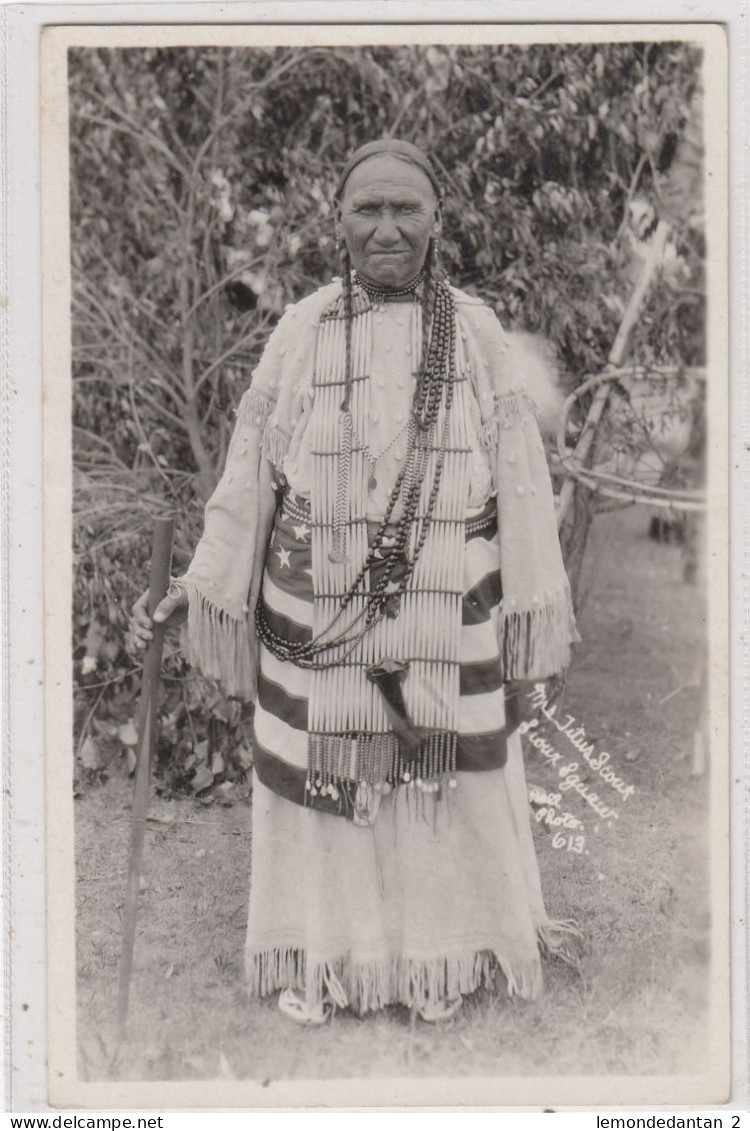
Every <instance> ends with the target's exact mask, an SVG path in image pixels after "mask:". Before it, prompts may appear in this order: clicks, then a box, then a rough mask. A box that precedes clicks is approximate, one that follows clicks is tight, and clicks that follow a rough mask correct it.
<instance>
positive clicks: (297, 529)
mask: <svg viewBox="0 0 750 1131" xmlns="http://www.w3.org/2000/svg"><path fill="white" fill-rule="evenodd" d="M292 529H293V530H294V537H295V538H296V539H297V541H298V542H307V536H308V534H309V533H310V527H309V526H305V524H304V522H303V523H302V525H301V526H293V527H292Z"/></svg>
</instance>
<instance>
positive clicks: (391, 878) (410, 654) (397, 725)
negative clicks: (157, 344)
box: [181, 280, 577, 1013]
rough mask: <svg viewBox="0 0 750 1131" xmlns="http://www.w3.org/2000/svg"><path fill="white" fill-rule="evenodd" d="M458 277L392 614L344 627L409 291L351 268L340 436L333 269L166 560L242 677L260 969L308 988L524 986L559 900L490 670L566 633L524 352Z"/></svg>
mask: <svg viewBox="0 0 750 1131" xmlns="http://www.w3.org/2000/svg"><path fill="white" fill-rule="evenodd" d="M450 291H451V295H452V300H453V309H454V311H455V359H454V362H455V365H454V384H453V389H452V401H448V402H446V401H445V400H444V401H443V402H442V403H441V406H440V411H439V412H438V414H437V416H436V419H435V422H434V428H433V432H432V434H431V435H432V441H431V444H430V445H427V447H429V449H430V450H426V451H425V455H424V459H425V463H424V467H425V468H427V469H428V471H429V470H430V469H432V467H433V464H431V463H430V461H431V460H433V461H434V460H435V459H436V458H437V456H436V451H437V448H438V441H439V444H440V451H441V454H440V459H441V461H442V474H441V475H440V476H438V479H439V484H438V487H437V488H436V489H435V488H434V479H435V477H434V475H430V474H429V473H425V477H424V483H425V486H424V492H423V493H424V495H425V497H424V499H423V500H422V502H423V504H424V508H426V507H427V503H428V499H427V497H426V496H427V492H428V490H429V489H434V490H435V492H436V494H435V498H434V499H433V510H432V520H431V522H430V523H429V529H425V530H424V536H423V538H422V547H421V553H419V555H418V561H417V562H416V565H415V566H414V568H413V569H412V572H411V575H410V577H409V580H408V584H407V585H406V586H405V588H404V587H403V586H401V587H399V586H398V585H397V584H396V583H395V581H394V582H392V584H391V588H390V589H387V590H386V598H385V599H384V605H383V607H384V609H385V610H386V611H385V615H383V616H382V618H381V619H380V620H379V621H378V622H377V623H376V624H374V625H371V626H370V627H369V628H368V629H367V631H364V632H358V631H357V626H358V625H360V624H363V623H364V622H363V620H362V610H363V608H364V604H363V603H362V602H364V600H365V595H366V592H367V590H368V589H372V588H373V587H374V586H376V584H377V573H378V569H379V568H381V566H380V562H379V561H378V560H373V561H371V562H370V565H369V568H368V569H367V570H366V571H365V576H364V578H363V579H362V582H361V590H362V595H361V597H360V596H357V597H355V598H354V599H352V600H351V601H350V602H349V604H348V605H346V607H345V608H344V609H343V611H342V597H343V595H344V594H345V593H346V592H347V591H348V590H349V589H351V586H352V584H353V583H354V582H356V579H357V576H358V574H359V573H360V571H361V567H362V563H363V561H364V559H365V557H366V555H367V551H368V545H371V544H372V541H373V538H374V537H375V536H376V532H377V531H378V530H380V533H381V535H382V537H383V539H384V542H383V544H384V545H385V546H388V545H389V542H388V537H389V533H390V532H391V531H395V529H396V527H395V523H396V522H397V519H398V514H397V513H396V512H393V513H391V514H390V515H388V516H386V517H388V519H389V523H388V524H386V526H385V529H384V530H383V529H382V527H383V522H384V515H386V511H387V506H388V499H389V497H390V495H391V491H392V489H393V486H394V483H395V482H396V481H397V478H398V476H399V474H400V472H401V470H402V468H403V465H404V459H405V456H406V451H407V436H408V428H409V420H410V413H411V406H412V400H413V395H414V382H415V380H416V377H415V373H416V371H417V369H418V365H419V355H420V351H421V342H422V328H421V307H420V303H419V301H417V299H416V298H415V296H414V295H412V294H407V295H403V296H398V297H396V298H394V299H392V300H391V301H385V300H383V301H377V300H373V298H372V296H369V295H368V294H367V293H366V292H365V291H364V290H360V289H358V288H357V287H356V285H355V289H354V306H353V312H352V313H353V317H352V319H351V330H350V332H351V340H350V343H349V348H350V350H351V358H352V362H351V366H352V371H351V374H350V381H351V389H352V398H351V409H350V417H349V420H350V424H349V435H348V437H346V438H342V424H341V414H340V412H339V404H340V401H341V385H342V381H343V357H344V352H345V344H344V334H345V329H344V321H345V319H344V317H343V314H342V287H341V283H340V280H334V282H333V283H332V284H330V285H329V286H327V287H323V288H321V289H320V290H319V291H317V292H316V293H315V294H313V295H311V296H310V297H309V298H307V299H305V300H303V301H302V302H300V303H297V304H295V305H293V306H291V307H289V308H288V309H287V313H286V314H285V316H284V317H283V319H282V320H281V322H280V324H279V326H278V328H277V329H276V331H275V332H274V334H273V335H272V337H271V339H270V341H269V344H268V346H267V348H266V351H265V353H264V355H263V358H262V360H261V363H260V365H259V367H258V369H257V370H256V372H255V373H254V375H253V380H252V384H251V387H250V389H249V390H248V392H247V393H246V394H245V396H244V397H243V399H242V402H241V404H240V408H239V410H238V423H237V427H236V430H235V434H234V437H233V439H232V444H231V446H230V451H229V455H228V459H227V465H226V469H225V472H224V475H223V478H222V480H221V483H220V484H219V486H218V488H217V490H216V492H215V494H214V496H213V497H212V499H211V500H210V502H209V504H208V507H207V510H206V526H205V532H204V536H203V538H202V540H201V542H200V543H199V546H198V548H197V550H196V554H195V557H194V560H193V563H192V565H191V567H190V569H189V571H188V573H187V574H186V575H185V577H184V578H182V579H181V580H182V582H183V583H184V585H185V587H186V589H187V592H188V596H189V615H188V623H187V629H186V647H187V650H188V654H189V657H190V659H191V661H192V662H194V663H195V664H197V665H198V666H200V667H201V668H202V669H203V671H204V672H205V673H206V674H207V675H209V676H212V677H216V678H220V679H221V680H223V682H224V684H225V686H226V687H227V690H228V691H229V692H230V693H231V694H236V695H239V696H242V697H244V698H248V699H253V700H254V701H255V715H254V731H255V749H254V780H253V818H252V820H253V852H252V876H251V885H250V906H249V918H248V932H247V947H246V957H247V974H248V980H249V984H250V987H251V989H252V991H253V992H254V993H255V994H259V995H266V994H270V993H273V992H275V991H278V990H282V989H285V988H294V989H304V990H306V993H307V1000H308V1002H309V1001H311V1000H312V1001H315V1000H320V999H322V998H323V996H324V995H325V994H326V992H327V991H329V990H330V989H331V987H332V986H335V988H336V995H335V996H337V998H340V997H341V995H342V992H343V994H344V995H345V997H346V1000H347V1001H348V1003H349V1005H350V1007H351V1008H352V1009H354V1010H356V1011H358V1012H361V1013H364V1012H366V1011H368V1010H373V1009H379V1008H381V1007H383V1006H385V1005H389V1004H393V1003H403V1004H405V1005H408V1006H416V1007H418V1008H423V1007H429V1006H431V1005H434V1004H436V1003H438V1002H439V1001H441V1000H445V999H450V1000H452V999H455V998H456V997H458V996H459V995H463V994H467V993H470V992H472V991H474V990H476V989H478V988H479V987H480V986H482V985H493V984H497V983H498V982H499V983H502V984H504V985H505V986H506V988H507V991H508V992H509V993H510V994H511V995H518V996H519V997H523V998H533V997H535V996H537V994H538V993H539V992H540V989H541V983H542V975H541V965H540V957H539V939H540V937H541V938H543V937H544V933H545V931H548V930H549V929H550V927H551V926H552V925H551V924H550V923H549V921H548V919H547V916H546V913H545V909H544V903H543V899H542V894H541V887H540V879H539V872H538V867H537V862H536V857H535V852H534V846H533V842H532V836H531V827H530V821H529V810H528V802H527V796H526V782H525V777H524V768H523V761H522V752H521V746H520V737H519V734H518V731H517V730H516V731H513V732H511V731H510V729H509V728H508V727H506V710H505V688H506V685H507V683H508V682H509V681H511V680H513V681H515V680H526V679H541V678H544V677H546V676H548V675H550V674H553V673H554V672H557V671H559V670H560V669H561V668H562V667H564V666H565V664H566V663H567V662H568V661H569V656H570V644H571V642H572V641H573V640H575V639H576V638H577V634H576V630H575V624H574V618H573V613H572V608H571V602H570V592H569V587H568V582H567V578H566V576H565V573H564V569H563V566H562V561H561V555H560V548H559V542H558V538H557V530H556V523H555V516H554V504H553V499H552V492H551V485H550V480H549V473H548V469H547V464H546V458H545V454H544V448H543V445H542V442H541V438H540V435H539V431H538V428H537V425H536V422H535V419H534V405H533V403H532V401H531V399H530V397H529V395H528V392H527V391H526V389H525V386H524V374H523V372H522V369H523V366H522V364H519V360H518V357H517V356H516V355H514V351H513V350H512V349H509V348H508V339H507V337H506V336H505V334H504V333H503V331H502V328H501V327H500V324H499V323H498V321H497V319H496V317H495V315H494V313H493V312H492V311H491V310H490V309H489V307H487V306H486V305H484V304H483V303H482V302H481V301H480V300H478V299H475V298H473V297H470V296H468V295H465V294H463V293H462V292H460V291H458V290H456V289H455V288H450ZM342 480H345V481H346V485H347V489H346V492H345V495H344V496H342V486H341V484H342ZM421 515H422V511H418V513H417V517H416V520H415V523H414V531H413V535H412V543H411V547H410V549H409V550H407V553H410V552H412V551H413V548H414V545H415V544H416V542H417V541H418V540H419V537H420V532H421V531H422V527H421V526H420V523H423V521H424V520H423V518H422V517H420V516H421ZM337 538H338V539H339V542H336V539H337ZM342 539H343V542H341V540H342ZM340 544H342V545H343V547H344V552H343V553H338V552H337V551H336V547H337V546H340ZM332 547H333V549H332ZM377 557H378V555H376V559H377ZM405 560H406V557H405ZM383 568H385V567H383ZM393 577H394V578H395V579H396V581H397V579H398V573H397V571H396V573H395V574H394V575H393ZM389 593H392V594H393V596H392V597H389V596H388V594H389ZM332 625H334V626H335V627H333V628H332V627H331V626H332ZM326 632H329V634H330V635H329V639H333V638H334V637H335V638H336V639H338V638H339V637H338V635H337V634H340V639H341V641H342V643H341V644H340V645H338V646H335V641H334V645H332V646H331V647H330V648H329V650H328V653H327V656H328V658H329V662H327V663H326V664H325V665H317V666H316V665H314V664H313V665H307V666H306V665H305V664H303V663H297V662H295V657H302V656H304V655H309V646H310V642H311V641H312V640H314V639H318V638H320V637H321V634H322V635H325V633H326ZM306 650H307V651H306ZM404 720H407V721H408V724H409V726H410V728H411V730H410V731H404V729H403V726H404ZM415 734H416V736H417V737H416V739H415V738H414V737H413V736H414V735H415ZM410 743H411V745H410Z"/></svg>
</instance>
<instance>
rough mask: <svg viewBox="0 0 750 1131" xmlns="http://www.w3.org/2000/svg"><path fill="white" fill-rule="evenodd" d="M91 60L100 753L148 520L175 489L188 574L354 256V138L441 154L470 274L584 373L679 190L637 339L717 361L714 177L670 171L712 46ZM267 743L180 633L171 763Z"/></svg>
mask: <svg viewBox="0 0 750 1131" xmlns="http://www.w3.org/2000/svg"><path fill="white" fill-rule="evenodd" d="M69 73H70V115H71V118H70V124H71V163H72V167H71V173H72V175H71V218H72V231H73V240H72V273H73V300H72V301H73V390H74V420H73V427H74V442H75V468H76V471H75V485H76V503H75V531H74V538H75V547H74V550H75V566H76V571H75V594H74V648H75V664H76V667H75V674H76V687H77V691H76V708H77V710H76V727H77V734H78V741H79V753H80V758H79V763H80V767H81V771H82V774H83V775H89V776H91V775H96V774H101V773H102V772H105V769H106V763H107V760H108V757H109V756H113V755H115V754H116V753H118V752H119V753H123V751H127V750H132V742H124V741H123V735H124V736H125V737H126V738H127V739H131V738H132V728H131V726H130V724H131V720H132V716H133V707H134V697H135V693H136V689H137V682H138V679H137V677H138V669H137V663H136V661H134V659H133V657H132V654H131V653H129V652H128V650H127V649H126V648H125V644H124V638H125V632H126V628H127V623H128V617H129V610H130V606H131V605H132V602H133V600H134V599H135V598H136V596H137V595H138V594H139V593H140V591H141V590H142V588H143V586H144V578H145V576H146V565H147V562H146V559H147V556H148V546H149V531H150V522H151V519H152V518H153V516H154V515H157V514H160V513H163V512H164V511H166V510H169V511H172V512H175V513H176V515H177V544H176V563H175V564H176V570H177V571H179V569H180V568H182V567H183V566H184V565H185V564H186V563H187V562H188V561H189V558H190V554H191V550H192V547H193V546H194V544H195V542H196V540H197V538H198V536H199V533H200V528H201V521H202V509H203V505H204V503H205V500H206V498H207V497H208V495H209V494H210V492H211V490H212V487H213V486H214V484H215V482H216V479H217V476H218V474H219V472H220V469H221V466H222V463H223V460H224V456H225V453H226V449H227V444H228V441H229V437H230V434H231V429H232V419H233V410H234V408H235V406H236V404H237V402H238V400H239V397H240V395H241V393H242V392H243V390H244V389H245V388H246V387H247V385H248V383H249V381H250V379H251V373H252V370H253V368H254V366H255V365H256V364H257V361H258V358H259V356H260V353H261V351H262V348H263V345H264V343H265V341H266V339H267V337H268V334H269V333H270V331H271V329H272V327H273V325H274V323H275V321H276V320H277V319H278V317H279V315H280V314H281V313H282V311H283V309H284V306H285V304H286V303H288V302H291V301H295V300H297V299H299V298H301V297H302V296H303V295H305V294H307V293H309V292H310V291H311V290H312V289H314V288H315V287H316V286H318V285H319V284H320V283H321V282H324V281H326V280H328V279H329V278H330V277H331V275H332V274H335V273H336V272H337V263H336V260H335V252H334V236H333V209H332V193H333V187H334V185H335V182H336V176H337V172H338V170H339V169H340V168H341V165H342V163H343V161H344V160H345V158H346V156H347V154H348V153H349V152H350V151H351V150H352V149H353V148H355V147H356V146H357V145H359V144H361V143H362V142H364V141H367V140H371V139H372V138H374V137H379V136H382V135H385V134H391V135H394V136H401V137H405V138H407V139H409V140H413V141H416V142H417V143H418V144H420V145H422V146H424V147H425V148H426V149H427V150H428V151H429V152H430V154H431V156H432V157H433V159H434V161H435V163H436V165H437V166H438V169H439V171H440V175H441V177H442V180H443V183H444V186H445V193H446V203H445V224H444V243H443V249H442V251H443V259H444V262H445V265H446V268H447V270H448V273H449V276H450V278H451V280H452V281H453V282H454V283H456V284H457V285H459V286H461V287H464V288H466V289H467V290H469V291H475V292H477V293H481V294H482V296H483V297H485V298H486V299H487V300H488V301H490V302H492V303H493V304H494V306H495V309H496V310H497V312H498V314H499V316H500V318H501V319H502V320H503V322H504V324H505V325H506V326H507V327H510V328H521V329H526V330H531V331H534V332H535V333H539V334H542V335H544V336H545V337H546V338H548V339H549V340H550V341H551V342H552V343H553V344H554V347H555V349H556V351H557V354H558V357H559V359H560V363H561V366H562V370H563V377H564V380H565V381H566V382H567V383H568V384H570V385H572V384H574V383H575V382H576V381H578V380H579V379H580V378H581V377H582V376H583V375H584V374H586V373H590V372H592V371H596V370H598V369H599V368H601V367H602V365H603V364H604V362H605V360H606V357H607V352H608V350H609V348H610V346H611V344H612V340H613V338H614V336H615V333H616V331H617V327H618V325H619V321H620V319H621V317H622V312H623V309H624V304H625V302H626V301H627V297H628V294H629V291H630V290H631V288H632V285H633V280H634V278H635V276H636V275H637V271H638V266H639V257H641V256H642V255H643V252H644V248H645V246H646V244H645V241H646V239H647V236H648V232H649V230H650V228H651V227H652V226H653V224H654V222H655V219H656V216H657V215H659V214H660V215H664V214H669V215H670V219H671V221H672V235H671V239H670V245H669V258H668V262H667V264H666V266H665V270H664V272H663V275H662V278H661V280H660V285H659V286H658V287H657V288H655V291H654V298H653V301H652V302H651V303H650V304H649V306H648V308H647V309H646V310H645V311H644V314H643V318H642V319H641V321H640V323H639V326H638V330H637V334H636V336H635V340H634V343H633V351H634V355H635V356H636V357H637V358H638V359H639V360H642V361H645V362H649V361H657V362H658V361H664V360H669V361H670V362H672V363H674V362H678V363H685V364H700V363H702V361H703V356H702V349H703V338H702V332H701V326H700V318H701V310H702V303H703V252H704V249H703V236H702V220H701V215H700V199H699V194H698V193H696V191H695V185H696V184H697V183H698V182H697V181H696V180H695V178H693V180H692V182H690V184H688V185H687V187H686V180H685V178H686V177H687V178H688V181H690V172H689V161H688V162H686V161H685V160H683V161H682V164H681V166H680V178H681V179H680V178H676V177H675V174H674V158H675V153H676V152H677V150H678V142H680V140H681V139H682V142H683V148H682V153H683V155H684V153H685V145H688V148H689V145H690V144H692V145H693V149H694V150H696V151H697V152H698V157H697V158H696V160H697V163H698V166H699V164H700V155H699V150H700V124H699V120H698V118H697V117H696V111H695V105H696V98H697V96H698V94H699V77H700V54H699V51H698V50H697V49H696V48H693V47H691V46H690V45H689V44H680V43H648V44H638V43H630V44H580V45H539V46H532V47H520V46H507V45H506V46H497V47H494V46H493V47H458V46H456V47H445V46H441V47H437V46H431V47H426V48H425V47H413V46H409V47H395V48H394V47H365V48H357V49H350V48H319V47H305V48H277V49H268V50H267V49H239V48H221V49H215V48H195V47H190V48H168V49H159V48H148V49H127V50H123V49H118V50H104V49H102V50H93V49H86V50H79V49H76V50H73V51H71V53H70V56H69ZM686 123H687V124H688V127H689V128H688V129H687V130H686V129H685V126H686ZM691 123H692V125H691ZM691 131H692V132H691ZM686 136H687V141H686V140H685V138H686ZM688 156H689V154H688ZM670 167H671V173H670ZM686 170H688V172H687V173H686ZM670 177H671V180H670ZM248 750H249V737H248V731H247V718H246V716H245V713H244V712H242V711H240V709H239V707H238V706H237V704H231V703H229V702H228V701H227V700H225V699H224V698H223V697H221V696H220V695H219V693H218V690H217V688H216V687H215V686H214V685H211V684H209V683H207V681H204V680H202V679H200V678H199V677H197V676H196V675H195V673H188V672H187V670H186V669H185V666H184V664H183V663H182V661H181V660H180V658H179V655H178V654H177V651H176V648H175V647H172V646H171V645H170V648H169V649H168V656H167V660H166V663H165V684H164V718H163V724H162V732H161V743H160V766H161V770H162V780H163V782H164V783H165V786H166V787H167V788H172V787H175V788H176V787H182V786H184V785H185V784H187V783H188V782H189V781H192V784H193V788H195V789H199V788H208V785H209V784H210V783H211V782H213V781H219V782H221V781H223V780H225V779H227V778H231V777H233V776H237V775H238V774H241V772H243V771H244V770H246V769H247V765H249V754H248V753H247V752H248ZM232 751H240V752H241V754H240V755H239V756H238V757H236V758H234V760H233V758H232V753H231V752H232ZM217 755H219V756H217ZM131 760H132V758H131ZM214 771H215V772H214Z"/></svg>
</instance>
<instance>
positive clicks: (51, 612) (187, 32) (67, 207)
mask: <svg viewBox="0 0 750 1131" xmlns="http://www.w3.org/2000/svg"><path fill="white" fill-rule="evenodd" d="M63 23H64V21H60V26H52V25H50V26H48V27H46V28H45V29H44V30H43V32H42V54H41V79H42V99H43V119H42V132H43V138H42V143H43V151H42V161H43V167H42V171H43V179H42V190H43V253H44V261H43V284H44V307H43V330H44V342H45V349H44V476H45V514H44V522H45V537H44V555H45V608H46V610H47V617H48V620H47V628H46V641H45V647H46V660H45V662H46V676H45V696H46V699H45V730H46V775H47V776H46V806H47V899H48V995H49V1007H48V1029H49V1045H48V1055H49V1069H48V1071H49V1076H48V1082H49V1102H50V1103H51V1104H52V1105H58V1106H79V1107H84V1108H85V1107H89V1108H91V1107H97V1108H99V1109H113V1108H117V1107H131V1108H136V1107H146V1108H155V1107H160V1108H170V1107H174V1108H200V1107H214V1108H229V1107H245V1108H252V1107H256V1106H257V1107H261V1106H277V1107H278V1106H291V1107H295V1106H315V1105H317V1104H328V1105H330V1104H335V1105H337V1106H368V1105H369V1106H378V1105H381V1104H383V1103H386V1102H387V1103H389V1104H394V1103H395V1104H403V1105H413V1104H416V1105H422V1106H425V1105H461V1104H466V1105H471V1106H475V1107H478V1106H482V1105H495V1106H502V1105H506V1106H522V1105H527V1106H535V1105H545V1106H560V1105H570V1106H586V1105H607V1106H617V1105H640V1106H647V1105H648V1106H651V1105H689V1104H696V1105H704V1106H705V1105H711V1104H722V1103H726V1102H727V1101H728V1100H729V1097H730V1093H731V1080H730V1064H731V1055H730V902H729V892H730V822H729V812H730V803H731V795H730V775H729V765H730V762H729V756H730V755H729V716H728V689H729V669H728V655H729V635H728V600H729V587H728V544H729V518H728V516H729V511H728V507H729V488H728V459H729V446H728V444H729V395H730V382H729V349H728V342H729V329H728V326H729V323H728V297H729V289H728V246H727V208H728V177H727V170H728V141H727V137H728V134H727V131H728V111H727V106H728V95H727V58H728V56H727V42H726V29H725V28H724V27H723V26H721V25H719V24H697V23H696V24H689V23H671V24H644V25H636V24H609V25H607V24H602V25H596V24H580V23H579V24H564V23H556V24H552V23H538V24H526V25H524V24H508V23H505V24H501V23H496V24H491V23H487V24H476V25H471V26H469V25H460V24H456V23H452V24H449V23H446V24H440V23H433V24H425V23H421V24H420V23H415V24H405V23H400V24H399V23H385V22H384V23H382V24H376V23H370V24H364V23H359V24H348V25H347V24H344V23H331V22H330V21H329V22H328V23H327V24H320V25H316V24H312V23H310V24H296V25H295V24H267V25H264V24H260V23H256V24H253V23H244V24H239V23H238V24H237V25H232V26H218V25H212V26H201V25H197V24H188V23H185V24H182V25H181V24H179V23H177V24H175V23H174V21H173V20H172V19H171V18H170V22H169V23H167V22H166V19H165V22H164V24H150V25H148V26H146V25H139V24H137V23H136V24H133V23H131V24H129V25H127V26H126V25H117V24H115V23H106V24H105V23H104V22H101V23H100V25H98V26H97V25H96V24H95V23H94V22H92V23H91V24H90V25H86V26H84V25H78V26H62V24H63Z"/></svg>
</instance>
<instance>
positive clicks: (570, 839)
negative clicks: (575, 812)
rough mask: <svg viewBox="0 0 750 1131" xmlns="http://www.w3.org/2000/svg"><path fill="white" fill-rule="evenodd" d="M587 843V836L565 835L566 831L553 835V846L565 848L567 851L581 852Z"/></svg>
mask: <svg viewBox="0 0 750 1131" xmlns="http://www.w3.org/2000/svg"><path fill="white" fill-rule="evenodd" d="M585 845H586V838H585V837H582V836H565V834H564V833H555V835H554V836H553V837H552V847H553V848H564V849H565V850H566V852H577V853H581V852H583V850H584V847H585Z"/></svg>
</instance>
